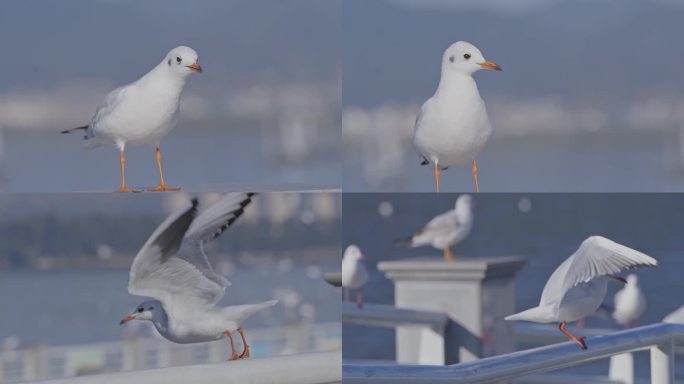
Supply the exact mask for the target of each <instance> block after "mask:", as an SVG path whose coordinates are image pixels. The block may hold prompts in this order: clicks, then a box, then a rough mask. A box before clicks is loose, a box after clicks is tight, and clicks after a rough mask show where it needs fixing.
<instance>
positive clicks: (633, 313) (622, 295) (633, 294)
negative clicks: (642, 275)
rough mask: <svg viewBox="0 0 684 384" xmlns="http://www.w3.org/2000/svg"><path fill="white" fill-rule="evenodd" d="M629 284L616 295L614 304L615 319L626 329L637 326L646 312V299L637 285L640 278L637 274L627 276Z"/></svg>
mask: <svg viewBox="0 0 684 384" xmlns="http://www.w3.org/2000/svg"><path fill="white" fill-rule="evenodd" d="M626 280H627V284H625V286H624V288H622V289H621V290H619V291H618V292H617V293H616V294H615V298H614V299H613V302H614V303H615V310H614V311H613V319H615V321H617V322H618V324H620V325H623V326H624V327H625V328H630V327H633V326H635V325H636V324H637V323H638V321H639V317H641V315H642V314H643V313H644V311H645V310H646V297H645V296H644V293H643V292H642V291H641V289H639V286H638V285H637V282H638V280H639V279H638V278H637V275H635V274H630V275H628V276H627V279H626Z"/></svg>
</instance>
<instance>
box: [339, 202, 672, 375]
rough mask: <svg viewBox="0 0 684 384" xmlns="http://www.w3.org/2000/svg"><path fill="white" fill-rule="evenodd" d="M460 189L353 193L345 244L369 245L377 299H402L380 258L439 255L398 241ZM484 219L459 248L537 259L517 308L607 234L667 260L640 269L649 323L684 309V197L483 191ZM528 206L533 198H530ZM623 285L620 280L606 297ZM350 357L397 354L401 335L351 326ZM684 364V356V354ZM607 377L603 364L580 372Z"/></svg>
mask: <svg viewBox="0 0 684 384" xmlns="http://www.w3.org/2000/svg"><path fill="white" fill-rule="evenodd" d="M455 198H456V195H454V194H440V195H437V194H403V193H399V194H344V196H343V205H344V220H343V244H344V245H345V246H346V245H347V244H351V243H355V244H357V245H359V246H360V248H361V249H362V250H363V252H364V255H365V256H366V258H367V266H368V268H369V270H370V274H371V278H370V282H369V283H368V284H367V286H366V288H365V289H364V297H365V300H366V302H369V303H384V304H392V303H393V300H394V299H393V285H392V283H391V281H390V280H388V279H387V278H386V277H385V276H384V274H383V273H380V272H378V270H377V269H376V264H377V262H378V261H380V260H395V259H405V258H411V257H419V256H426V255H432V256H434V257H442V256H441V255H442V253H441V251H438V250H435V249H433V248H420V249H413V250H411V249H402V248H396V247H395V246H394V245H393V244H392V241H393V240H394V239H397V238H401V237H403V236H406V235H409V234H411V233H412V232H413V231H415V230H417V229H419V228H420V227H421V226H422V224H423V223H425V222H427V221H428V220H429V219H430V218H431V217H433V216H434V215H436V214H439V213H441V212H444V211H446V210H449V209H451V208H452V207H453V204H454V201H455ZM521 199H529V201H530V202H531V210H530V211H529V212H527V213H526V212H524V211H522V210H521V209H519V204H520V202H521ZM474 200H475V202H476V204H477V211H476V213H475V214H476V216H475V217H476V221H475V225H474V228H473V231H472V233H471V235H470V236H469V237H468V238H467V239H466V240H465V241H464V242H463V243H462V244H460V245H457V246H456V247H455V249H454V253H455V254H456V255H461V256H466V257H478V256H503V255H520V256H524V257H526V258H527V260H528V264H527V265H526V266H525V267H524V268H523V270H522V271H521V272H520V273H519V275H518V277H517V280H516V308H517V309H518V310H522V309H526V308H529V307H532V306H535V305H537V303H538V302H539V297H540V295H541V291H542V289H543V287H544V284H545V282H546V280H547V279H548V277H549V276H550V274H551V273H552V272H553V270H554V269H555V268H556V267H557V266H558V265H559V264H560V263H561V262H562V261H563V260H564V259H565V258H566V257H568V256H569V255H571V254H572V253H573V252H574V251H575V250H576V249H577V247H578V246H579V244H580V243H581V242H582V240H584V239H585V238H586V237H588V236H590V235H603V236H605V237H608V238H610V239H612V240H614V241H617V242H619V243H622V244H625V245H627V246H630V247H633V248H635V249H638V250H640V251H642V252H645V253H646V254H649V255H651V256H653V257H655V258H656V259H658V260H659V261H660V263H661V266H660V267H658V268H654V269H650V268H644V269H639V270H637V271H636V272H635V273H636V274H637V275H638V276H639V283H640V286H641V288H642V290H643V291H644V293H645V295H646V299H647V301H648V309H647V311H646V313H645V314H644V315H643V316H642V318H641V324H642V325H645V324H650V323H654V322H658V321H660V320H661V319H662V318H663V317H664V316H665V315H667V314H668V313H670V312H671V311H673V310H675V309H677V308H678V307H679V306H681V305H684V298H682V297H681V295H678V294H673V293H676V292H682V291H684V280H682V279H681V271H682V270H684V237H683V236H682V228H684V215H683V214H682V212H684V196H681V195H676V194H655V195H654V194H479V195H475V199H474ZM383 201H387V202H390V203H391V204H392V206H393V209H394V213H393V215H392V216H391V217H383V216H381V215H379V214H378V205H379V204H380V203H381V202H383ZM522 205H523V206H524V205H525V204H522ZM619 288H620V286H619V284H612V285H611V286H610V287H609V293H608V295H607V296H606V302H607V303H609V304H610V303H612V299H613V295H614V294H615V292H616V291H617V290H618V289H619ZM587 326H588V327H601V328H604V327H605V328H614V329H618V326H617V325H616V324H615V323H613V322H612V321H611V320H602V319H595V318H590V319H588V320H587ZM343 343H344V357H345V358H361V359H393V358H394V335H393V331H391V330H386V329H383V328H370V327H361V326H350V325H345V326H344V327H343ZM679 361H681V359H680V360H679ZM677 369H678V371H680V372H683V373H684V366H682V365H681V364H680V365H678V367H677ZM579 371H580V372H581V373H585V372H591V373H596V372H599V373H604V374H607V365H606V364H603V363H600V364H595V365H593V366H589V367H583V368H581V369H580V370H579ZM637 373H638V375H640V376H647V375H648V358H647V357H645V358H640V359H639V360H638V365H637Z"/></svg>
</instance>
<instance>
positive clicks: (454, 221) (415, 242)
mask: <svg viewBox="0 0 684 384" xmlns="http://www.w3.org/2000/svg"><path fill="white" fill-rule="evenodd" d="M473 219H474V217H473V203H472V197H471V196H470V195H460V196H459V197H458V198H457V199H456V203H455V204H454V209H452V210H450V211H447V212H445V213H442V214H440V215H437V216H435V217H434V218H432V219H431V220H430V221H429V222H428V223H427V224H426V225H425V227H423V228H422V229H421V230H419V231H418V232H416V233H415V234H413V236H411V237H410V238H409V239H408V241H407V244H408V245H409V246H410V247H412V248H415V247H420V246H425V245H431V246H433V247H434V248H436V249H439V250H444V249H446V248H447V247H451V246H454V245H456V244H458V243H460V242H461V241H463V240H464V239H465V238H466V237H468V235H469V234H470V231H471V230H472V228H473Z"/></svg>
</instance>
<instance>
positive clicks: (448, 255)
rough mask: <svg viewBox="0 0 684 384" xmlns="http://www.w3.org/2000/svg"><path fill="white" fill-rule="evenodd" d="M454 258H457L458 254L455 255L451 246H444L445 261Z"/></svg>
mask: <svg viewBox="0 0 684 384" xmlns="http://www.w3.org/2000/svg"><path fill="white" fill-rule="evenodd" d="M454 260H456V256H454V254H453V253H451V247H446V248H444V261H454Z"/></svg>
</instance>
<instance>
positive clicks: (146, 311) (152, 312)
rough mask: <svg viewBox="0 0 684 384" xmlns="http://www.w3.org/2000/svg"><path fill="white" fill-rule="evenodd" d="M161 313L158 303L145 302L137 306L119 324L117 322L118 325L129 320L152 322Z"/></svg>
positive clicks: (152, 301) (153, 301)
mask: <svg viewBox="0 0 684 384" xmlns="http://www.w3.org/2000/svg"><path fill="white" fill-rule="evenodd" d="M161 311H163V309H162V306H161V303H160V302H159V301H157V300H147V301H144V302H142V303H141V304H140V305H138V306H137V307H136V308H135V310H133V312H131V313H129V314H128V315H126V316H124V318H123V319H121V322H119V325H121V324H125V323H127V322H129V321H131V320H148V321H153V320H154V319H155V318H157V314H158V313H161Z"/></svg>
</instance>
